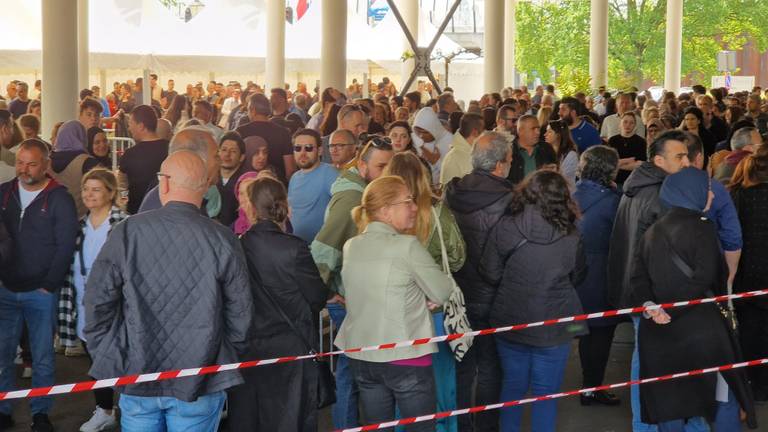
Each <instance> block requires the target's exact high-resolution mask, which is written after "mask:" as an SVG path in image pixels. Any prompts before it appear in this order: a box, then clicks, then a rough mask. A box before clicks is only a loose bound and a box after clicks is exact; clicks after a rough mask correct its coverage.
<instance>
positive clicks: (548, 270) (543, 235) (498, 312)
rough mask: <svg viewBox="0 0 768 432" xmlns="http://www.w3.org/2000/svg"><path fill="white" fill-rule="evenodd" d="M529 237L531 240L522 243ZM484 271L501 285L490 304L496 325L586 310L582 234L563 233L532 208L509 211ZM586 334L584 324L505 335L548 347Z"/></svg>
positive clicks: (488, 247) (491, 243)
mask: <svg viewBox="0 0 768 432" xmlns="http://www.w3.org/2000/svg"><path fill="white" fill-rule="evenodd" d="M523 239H525V240H526V243H525V244H522V245H520V244H521V241H522V240H523ZM480 273H481V274H482V275H483V277H485V278H486V279H487V280H488V281H489V282H491V283H492V284H494V285H496V286H498V289H497V291H496V296H495V297H496V298H495V301H494V303H493V307H492V308H491V322H490V324H491V325H492V326H494V327H499V326H507V325H511V324H519V323H527V322H534V321H541V320H546V319H551V318H560V317H564V316H570V315H578V314H581V313H582V307H581V302H580V301H579V296H578V294H577V293H576V288H575V286H576V285H578V284H579V283H580V282H581V281H582V280H583V279H584V276H586V259H585V256H584V251H583V250H582V246H581V239H580V235H579V232H578V231H577V230H575V229H574V230H573V232H572V233H569V234H567V233H564V232H562V231H559V230H558V229H557V228H555V227H554V226H553V225H552V224H550V223H549V222H547V221H546V220H545V219H544V218H543V217H542V215H541V212H540V211H539V210H538V209H536V208H534V207H533V206H527V207H525V209H524V210H523V211H522V212H521V213H519V214H516V215H513V214H505V215H504V217H502V218H501V220H500V221H499V223H498V224H497V225H496V227H495V228H494V229H493V230H492V231H491V233H490V237H489V238H488V243H487V244H486V247H485V251H484V253H483V259H482V261H480ZM584 334H587V326H586V324H585V323H584V322H577V323H572V324H566V325H555V326H545V327H534V328H530V329H525V330H519V331H514V332H506V333H500V334H499V337H501V338H503V339H505V340H507V341H509V342H512V343H518V344H525V345H532V346H537V347H549V346H555V345H560V344H563V343H567V342H569V341H570V340H571V339H573V338H574V337H575V336H581V335H584Z"/></svg>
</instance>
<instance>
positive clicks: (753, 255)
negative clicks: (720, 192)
mask: <svg viewBox="0 0 768 432" xmlns="http://www.w3.org/2000/svg"><path fill="white" fill-rule="evenodd" d="M731 195H732V197H733V203H734V205H735V206H736V211H737V212H738V213H739V222H740V223H741V235H742V238H743V240H744V245H743V246H742V248H741V260H739V270H738V271H737V272H736V278H735V280H734V281H733V291H734V292H737V293H740V292H746V291H753V290H759V289H765V288H766V287H768V272H767V271H766V269H768V248H766V245H768V219H766V215H768V183H760V184H758V185H755V186H752V187H750V188H747V189H737V190H736V191H734V192H733V193H732V194H731ZM739 301H741V302H751V303H753V304H755V305H759V306H760V307H761V308H763V309H768V299H766V298H765V296H761V297H755V298H753V299H747V300H739Z"/></svg>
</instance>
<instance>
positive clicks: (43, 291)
mask: <svg viewBox="0 0 768 432" xmlns="http://www.w3.org/2000/svg"><path fill="white" fill-rule="evenodd" d="M37 290H38V291H40V292H41V293H43V294H53V293H51V292H50V291H48V290H47V289H45V288H38V289H37Z"/></svg>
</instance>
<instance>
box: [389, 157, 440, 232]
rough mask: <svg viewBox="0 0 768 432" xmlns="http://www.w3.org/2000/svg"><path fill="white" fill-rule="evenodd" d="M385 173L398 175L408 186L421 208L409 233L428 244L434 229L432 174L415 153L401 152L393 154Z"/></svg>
mask: <svg viewBox="0 0 768 432" xmlns="http://www.w3.org/2000/svg"><path fill="white" fill-rule="evenodd" d="M383 175H392V176H398V177H400V178H402V179H403V181H404V182H405V184H406V186H408V190H409V191H410V192H411V195H413V200H414V202H415V203H416V206H417V207H418V208H419V211H418V216H417V217H416V225H415V226H414V227H413V229H412V230H411V232H409V234H413V235H415V236H416V237H417V238H418V239H419V241H420V242H421V243H422V244H426V243H427V240H429V233H430V231H431V229H432V226H431V224H430V222H431V219H432V218H431V214H432V189H431V187H430V175H431V174H430V173H428V172H427V169H426V167H425V166H424V164H422V163H421V161H420V160H419V158H418V157H417V156H416V155H415V154H413V153H411V152H401V153H397V154H395V155H394V156H392V159H391V160H390V161H389V164H387V167H386V168H384V172H383Z"/></svg>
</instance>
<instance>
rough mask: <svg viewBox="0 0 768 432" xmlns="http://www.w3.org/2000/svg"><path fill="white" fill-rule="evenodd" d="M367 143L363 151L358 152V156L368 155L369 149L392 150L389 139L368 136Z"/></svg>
mask: <svg viewBox="0 0 768 432" xmlns="http://www.w3.org/2000/svg"><path fill="white" fill-rule="evenodd" d="M368 138H369V141H368V143H367V144H366V145H365V147H363V150H362V151H361V152H360V156H362V155H364V154H366V153H368V150H370V149H371V147H373V148H375V149H377V150H389V151H391V150H392V140H391V139H389V137H380V136H369V137H368Z"/></svg>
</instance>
